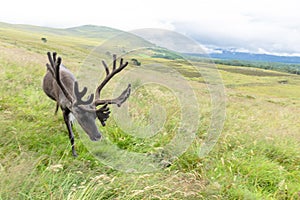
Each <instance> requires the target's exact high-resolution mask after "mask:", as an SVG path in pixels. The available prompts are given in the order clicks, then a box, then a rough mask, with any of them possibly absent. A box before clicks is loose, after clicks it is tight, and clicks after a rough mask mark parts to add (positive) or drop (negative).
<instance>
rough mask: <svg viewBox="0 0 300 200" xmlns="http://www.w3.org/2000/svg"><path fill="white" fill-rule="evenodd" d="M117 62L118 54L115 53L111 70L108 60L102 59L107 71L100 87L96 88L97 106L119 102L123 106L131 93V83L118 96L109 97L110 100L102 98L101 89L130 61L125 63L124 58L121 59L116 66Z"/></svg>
mask: <svg viewBox="0 0 300 200" xmlns="http://www.w3.org/2000/svg"><path fill="white" fill-rule="evenodd" d="M116 62H117V56H116V55H115V54H114V55H113V68H112V72H109V68H108V66H107V64H106V62H105V61H104V60H102V64H103V66H104V68H105V72H106V77H105V79H104V80H103V81H102V83H101V84H100V85H99V86H98V88H97V89H96V92H95V106H98V105H103V104H117V105H118V106H121V104H122V103H124V102H125V101H126V99H127V98H128V97H129V95H130V91H131V85H130V84H129V85H128V87H127V88H126V89H125V90H124V91H123V92H122V94H121V95H120V96H119V97H118V98H116V99H108V100H100V93H101V90H102V89H103V87H104V86H105V85H106V84H107V83H108V81H109V80H110V79H111V78H112V77H113V76H115V75H116V74H117V73H119V72H120V71H122V70H123V69H124V68H125V67H126V66H127V65H128V62H125V63H123V58H121V59H120V65H119V67H118V68H117V67H116Z"/></svg>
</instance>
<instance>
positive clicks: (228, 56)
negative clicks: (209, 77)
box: [209, 50, 300, 64]
mask: <svg viewBox="0 0 300 200" xmlns="http://www.w3.org/2000/svg"><path fill="white" fill-rule="evenodd" d="M209 56H210V57H211V58H216V59H224V60H244V61H259V62H278V63H287V64H300V57H296V56H275V55H268V54H254V53H243V52H232V51H226V50H222V53H211V54H209Z"/></svg>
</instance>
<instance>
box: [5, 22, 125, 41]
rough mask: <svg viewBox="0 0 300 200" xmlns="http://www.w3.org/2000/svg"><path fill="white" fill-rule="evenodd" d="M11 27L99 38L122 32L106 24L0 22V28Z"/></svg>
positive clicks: (45, 32) (36, 31) (29, 30)
mask: <svg viewBox="0 0 300 200" xmlns="http://www.w3.org/2000/svg"><path fill="white" fill-rule="evenodd" d="M1 27H2V28H12V29H17V30H22V31H26V32H35V33H44V34H47V35H48V34H54V35H68V36H77V37H86V38H96V39H97V38H99V39H107V38H110V37H113V36H115V35H117V34H120V33H124V31H121V30H118V29H114V28H109V27H106V26H94V25H84V26H78V27H73V28H49V27H41V26H32V25H25V24H8V23H3V22H0V28H1Z"/></svg>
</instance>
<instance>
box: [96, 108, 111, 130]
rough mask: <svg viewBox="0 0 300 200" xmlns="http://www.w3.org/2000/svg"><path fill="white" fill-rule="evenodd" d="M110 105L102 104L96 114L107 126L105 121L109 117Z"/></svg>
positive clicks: (103, 124)
mask: <svg viewBox="0 0 300 200" xmlns="http://www.w3.org/2000/svg"><path fill="white" fill-rule="evenodd" d="M109 114H110V111H109V107H108V106H107V104H105V105H104V106H102V107H101V108H100V109H98V110H96V115H97V118H98V119H99V121H100V122H101V124H102V126H105V121H106V120H107V119H108V118H109Z"/></svg>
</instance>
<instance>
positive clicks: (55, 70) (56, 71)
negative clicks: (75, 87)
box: [46, 52, 74, 103]
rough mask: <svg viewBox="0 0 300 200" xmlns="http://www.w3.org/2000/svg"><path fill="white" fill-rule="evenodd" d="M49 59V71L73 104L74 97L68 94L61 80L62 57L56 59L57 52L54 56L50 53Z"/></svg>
mask: <svg viewBox="0 0 300 200" xmlns="http://www.w3.org/2000/svg"><path fill="white" fill-rule="evenodd" d="M47 55H48V59H49V62H50V65H49V64H48V63H47V64H46V66H47V68H48V70H49V71H50V73H51V74H52V76H53V77H54V79H55V80H56V82H57V84H58V86H59V87H60V88H61V90H62V91H63V93H64V95H65V96H66V98H67V99H68V100H69V101H70V102H71V103H73V101H74V100H73V97H72V95H71V94H70V93H69V92H68V90H67V89H66V87H65V86H64V84H63V83H62V82H61V80H60V65H61V62H62V59H61V57H58V58H57V59H56V55H57V54H56V52H53V54H52V56H51V53H50V52H48V53H47Z"/></svg>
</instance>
